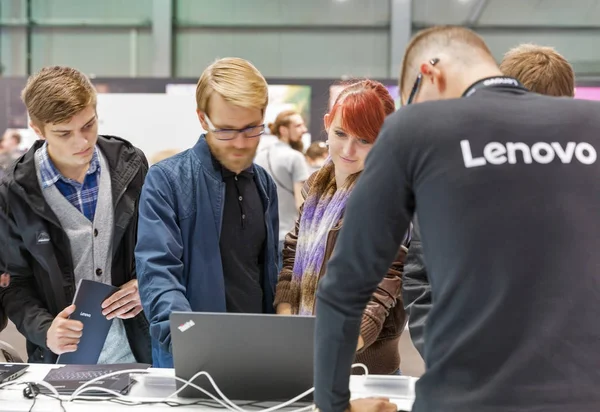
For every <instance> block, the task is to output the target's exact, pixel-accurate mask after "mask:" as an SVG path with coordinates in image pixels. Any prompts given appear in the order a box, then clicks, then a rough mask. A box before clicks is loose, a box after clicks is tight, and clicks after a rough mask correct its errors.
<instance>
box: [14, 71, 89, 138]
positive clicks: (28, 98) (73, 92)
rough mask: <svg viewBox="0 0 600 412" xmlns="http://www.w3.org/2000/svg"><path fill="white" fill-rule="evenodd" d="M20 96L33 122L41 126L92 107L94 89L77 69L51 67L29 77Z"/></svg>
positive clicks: (61, 121)
mask: <svg viewBox="0 0 600 412" xmlns="http://www.w3.org/2000/svg"><path fill="white" fill-rule="evenodd" d="M21 99H22V100H23V103H25V106H26V107H27V112H28V113H29V116H30V117H31V121H32V122H33V124H35V125H36V126H38V127H40V128H41V129H43V127H44V125H45V124H48V123H51V124H58V123H63V122H66V121H68V120H70V119H71V118H72V117H73V116H75V115H76V114H77V113H79V112H81V111H82V110H84V109H85V108H86V107H88V106H94V108H95V107H96V90H95V89H94V86H93V85H92V82H91V81H90V79H88V78H87V76H85V75H84V74H83V73H81V72H80V71H78V70H76V69H73V68H71V67H63V66H51V67H45V68H43V69H42V70H40V71H39V72H38V73H36V74H34V75H32V76H31V77H29V79H28V80H27V85H26V86H25V89H23V92H22V93H21Z"/></svg>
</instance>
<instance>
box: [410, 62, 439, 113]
mask: <svg viewBox="0 0 600 412" xmlns="http://www.w3.org/2000/svg"><path fill="white" fill-rule="evenodd" d="M439 61H440V59H438V58H437V57H435V58H433V59H431V60H429V64H431V65H432V66H435V65H436V64H437V63H438V62H439ZM421 81H423V73H420V72H419V75H418V76H417V79H416V80H415V84H414V85H413V87H412V90H411V91H410V94H409V95H408V100H407V101H406V106H408V105H409V104H411V103H412V102H413V100H415V96H416V95H417V92H418V91H419V86H421Z"/></svg>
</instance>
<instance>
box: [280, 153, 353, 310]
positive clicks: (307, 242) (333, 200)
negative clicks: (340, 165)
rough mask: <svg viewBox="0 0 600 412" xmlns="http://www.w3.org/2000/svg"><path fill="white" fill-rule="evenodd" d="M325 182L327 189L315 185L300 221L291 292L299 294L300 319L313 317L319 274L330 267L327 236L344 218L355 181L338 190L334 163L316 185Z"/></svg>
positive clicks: (322, 173)
mask: <svg viewBox="0 0 600 412" xmlns="http://www.w3.org/2000/svg"><path fill="white" fill-rule="evenodd" d="M327 175H328V176H327ZM323 180H326V181H327V183H326V184H325V185H320V184H313V185H312V187H311V188H310V189H309V192H308V195H307V198H306V200H305V202H304V207H303V212H302V217H301V218H300V228H299V232H298V242H297V244H296V256H295V260H294V269H293V274H292V289H296V290H298V289H299V292H300V301H299V307H298V314H299V315H313V314H314V307H315V298H316V292H317V283H318V281H319V272H320V271H321V266H323V264H326V263H327V262H324V258H325V248H326V244H327V235H328V233H329V231H330V230H331V229H333V228H334V227H335V226H336V225H337V224H338V222H339V221H340V219H341V218H342V215H343V214H344V210H345V208H346V202H347V200H348V197H349V195H350V192H351V191H352V188H353V187H354V182H355V181H356V179H348V180H347V182H346V184H344V185H343V186H342V187H341V188H339V189H338V188H337V185H336V182H335V172H334V167H333V163H332V162H331V160H328V162H327V163H326V164H325V165H324V166H323V167H322V168H321V170H320V171H319V172H318V175H317V176H316V179H315V181H316V182H322V181H323ZM323 187H324V189H323Z"/></svg>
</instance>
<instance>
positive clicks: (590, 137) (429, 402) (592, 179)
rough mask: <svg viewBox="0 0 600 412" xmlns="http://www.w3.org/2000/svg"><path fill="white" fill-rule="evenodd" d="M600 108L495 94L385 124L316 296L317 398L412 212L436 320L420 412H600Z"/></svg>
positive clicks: (429, 332)
mask: <svg viewBox="0 0 600 412" xmlns="http://www.w3.org/2000/svg"><path fill="white" fill-rule="evenodd" d="M599 148H600V104H599V103H596V102H589V101H583V100H573V99H567V98H552V97H546V96H540V95H536V94H533V93H529V92H525V91H523V90H517V89H511V88H506V87H504V88H497V87H493V88H485V89H481V90H477V92H476V93H475V94H473V95H472V96H470V97H464V98H460V99H454V100H448V101H437V102H426V103H420V104H416V105H412V106H408V107H406V108H402V109H400V110H399V112H398V113H395V114H393V115H392V116H390V117H389V118H388V119H387V120H386V122H385V125H384V127H383V130H382V132H381V135H380V137H379V139H378V141H377V142H376V143H375V145H374V147H373V149H372V151H371V153H370V155H369V156H368V158H367V162H366V168H365V170H364V172H363V174H362V176H361V177H360V179H359V181H358V183H357V186H356V188H355V189H354V191H353V193H352V196H351V197H350V200H349V203H348V206H347V209H346V213H345V219H344V226H343V228H342V230H341V233H340V237H339V239H338V241H337V244H336V249H335V251H334V254H333V257H332V259H331V260H330V262H329V265H328V269H327V276H325V277H324V278H323V279H322V281H321V284H320V288H319V291H318V293H317V296H318V302H317V307H318V308H319V310H318V311H317V327H316V332H315V333H316V339H317V344H316V348H315V352H316V353H315V356H316V370H315V399H316V404H317V405H318V406H319V407H320V408H321V409H322V410H323V411H325V412H332V411H335V412H337V411H342V410H343V409H344V408H345V407H346V406H347V402H348V395H349V393H348V373H349V371H350V365H351V363H352V360H353V358H354V355H355V350H356V339H355V338H356V336H357V335H358V331H359V328H360V321H361V315H362V310H363V308H364V307H365V305H366V304H367V302H368V300H369V298H370V296H371V293H372V292H373V290H374V289H375V287H376V285H377V284H378V283H379V281H380V280H381V279H382V277H383V275H384V274H385V272H386V270H387V268H388V267H389V264H390V262H391V261H392V260H393V257H394V255H395V253H396V251H397V249H398V245H400V243H401V241H402V237H403V236H404V233H405V231H406V229H407V228H408V225H409V222H410V221H411V219H412V217H413V215H414V213H417V214H418V215H419V222H420V225H421V234H422V242H423V249H424V256H425V260H426V264H427V269H428V274H429V277H430V281H431V289H432V301H433V308H432V311H431V313H430V316H429V318H428V321H427V326H426V331H425V333H426V339H425V347H424V357H425V361H426V364H427V371H426V372H425V374H424V375H423V377H422V378H421V379H420V380H419V381H418V382H417V385H416V401H415V404H414V407H413V411H415V412H466V411H477V412H492V411H493V412H500V411H502V412H504V411H511V412H513V411H534V410H535V411H544V412H555V411H556V412H558V411H560V412H563V411H578V412H587V411H598V410H600V323H599V321H598V318H599V317H600V252H599V251H600V162H599V161H598V160H597V150H598V149H599Z"/></svg>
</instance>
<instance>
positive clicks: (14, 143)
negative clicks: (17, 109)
mask: <svg viewBox="0 0 600 412" xmlns="http://www.w3.org/2000/svg"><path fill="white" fill-rule="evenodd" d="M21 140H22V138H21V134H20V133H19V131H18V130H15V129H7V130H6V131H5V132H4V134H3V135H2V137H1V138H0V180H1V179H2V177H3V176H4V175H5V174H6V170H7V169H8V168H9V166H10V165H11V164H12V163H13V162H14V161H15V160H16V159H17V158H18V157H19V156H21V155H22V154H23V152H22V151H21V150H19V146H20V145H21Z"/></svg>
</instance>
